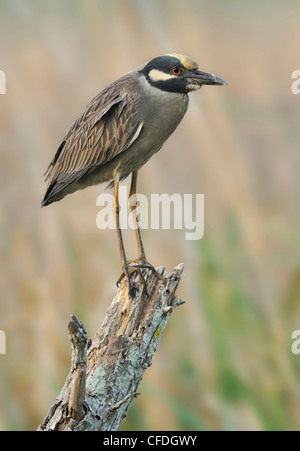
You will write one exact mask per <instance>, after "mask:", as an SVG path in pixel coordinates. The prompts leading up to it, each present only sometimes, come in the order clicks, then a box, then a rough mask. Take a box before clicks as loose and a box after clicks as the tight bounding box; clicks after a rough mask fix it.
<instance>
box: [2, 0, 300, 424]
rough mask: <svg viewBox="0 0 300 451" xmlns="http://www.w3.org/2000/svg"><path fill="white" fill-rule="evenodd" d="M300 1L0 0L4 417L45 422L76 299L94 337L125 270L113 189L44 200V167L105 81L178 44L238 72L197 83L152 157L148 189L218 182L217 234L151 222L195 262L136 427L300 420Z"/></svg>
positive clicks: (214, 66)
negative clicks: (104, 199) (108, 203)
mask: <svg viewBox="0 0 300 451" xmlns="http://www.w3.org/2000/svg"><path fill="white" fill-rule="evenodd" d="M299 14H300V4H299V2H298V1H296V0H281V1H280V0H277V1H274V0H263V1H262V0H252V1H251V2H250V1H247V0H227V1H226V2H224V1H221V0H185V1H184V2H183V1H179V0H178V1H177V0H110V1H108V0H63V1H58V0H52V1H45V0H10V1H9V2H8V1H4V0H0V37H1V60H0V69H1V70H4V71H5V73H6V77H7V86H6V95H1V96H0V140H1V141H0V142H1V147H0V152H1V154H0V158H1V165H0V196H1V203H0V225H1V272H0V281H1V301H0V329H1V330H3V331H5V333H6V340H7V349H6V355H1V356H0V365H1V371H0V429H1V430H32V429H35V428H36V427H37V426H38V425H39V424H40V423H41V421H42V420H43V418H44V416H45V415H46V413H47V411H48V409H49V407H50V405H51V404H52V403H53V402H54V399H55V397H56V395H57V394H58V392H59V390H60V388H61V386H62V384H63V383H64V380H65V377H66V375H67V374H68V371H69V365H70V346H69V342H68V334H67V324H68V321H69V315H70V314H71V313H75V314H77V315H78V316H79V317H80V319H81V320H82V321H83V323H84V324H85V325H86V327H87V329H88V333H89V336H91V337H92V336H93V335H94V333H95V332H96V330H97V329H98V327H99V325H100V323H101V322H102V319H103V318H104V315H105V311H106V309H107V308H108V306H109V304H110V302H111V299H112V297H113V295H114V293H115V291H116V287H115V282H116V280H117V278H118V277H119V275H120V262H119V254H118V246H117V240H116V235H115V232H114V231H110V230H106V231H100V230H98V229H97V227H96V215H97V213H98V211H99V207H96V198H97V196H98V195H99V194H100V193H102V192H104V188H105V187H104V186H98V187H92V188H89V189H86V190H84V191H82V192H77V193H76V194H73V195H72V196H69V197H67V198H65V199H64V200H63V201H62V202H60V203H57V204H53V205H51V206H49V207H47V208H45V209H41V208H40V202H41V199H42V197H43V194H44V190H45V185H44V182H43V177H42V175H43V173H44V171H45V170H46V168H47V166H48V164H49V162H50V160H51V159H52V157H53V155H54V153H55V151H56V149H57V147H58V145H59V144H60V141H61V139H62V137H63V136H64V134H65V132H66V131H67V130H68V128H69V127H70V125H71V124H72V123H73V121H74V120H75V118H76V117H77V115H78V114H79V113H80V112H81V111H82V109H83V108H84V106H85V105H86V104H87V103H88V102H89V101H90V100H91V98H92V97H93V96H94V95H95V94H97V93H98V92H99V91H100V90H101V89H102V88H104V87H105V86H106V85H107V84H108V83H110V82H111V81H113V80H115V79H116V78H117V77H119V76H120V75H122V74H123V73H125V72H127V71H129V70H131V69H132V68H134V67H136V66H137V65H139V64H142V63H144V62H145V61H147V60H149V59H151V58H152V57H155V56H158V55H160V54H164V53H170V52H177V53H183V54H186V55H188V56H190V57H191V58H192V59H195V60H197V61H198V63H199V66H200V69H202V70H204V71H208V72H213V73H215V74H217V75H219V76H220V77H222V78H225V79H226V80H228V81H229V82H230V85H229V86H228V87H224V88H217V87H204V88H203V89H201V91H200V92H197V93H193V94H192V95H190V99H191V102H190V109H189V111H188V113H187V115H186V117H185V119H184V121H183V123H182V124H181V125H180V126H179V128H178V129H177V131H176V133H175V134H174V135H173V136H172V137H171V138H170V140H169V141H168V142H167V143H166V144H165V146H164V148H163V150H161V151H160V152H159V153H158V154H157V155H156V156H154V157H153V158H152V159H151V160H150V161H149V162H148V164H147V165H146V166H145V167H144V168H143V169H142V170H141V171H140V178H139V192H141V193H144V194H146V195H148V196H149V195H150V194H151V193H169V194H172V193H176V192H178V193H182V194H184V193H194V194H196V193H204V195H205V234H204V237H203V239H202V240H200V241H186V240H185V231H184V230H174V231H172V230H171V231H167V230H153V231H151V230H148V231H144V233H143V237H144V244H145V248H146V251H147V256H148V258H149V261H151V262H152V263H153V264H154V265H165V266H166V268H167V269H168V270H171V269H172V268H173V267H174V266H175V265H177V264H178V263H179V262H182V261H183V262H184V263H185V271H184V273H183V278H182V282H181V285H180V289H179V292H178V295H179V297H181V298H182V299H184V300H186V304H185V305H184V306H182V307H180V308H179V309H178V310H177V311H176V312H175V313H174V315H173V316H172V318H171V321H170V322H169V324H168V327H167V329H166V331H165V334H164V337H163V339H162V341H161V343H160V346H159V349H158V352H157V353H156V355H155V357H154V361H153V365H152V366H151V367H150V368H149V369H148V370H147V372H146V374H145V377H144V379H143V381H142V383H141V386H140V390H139V391H140V392H141V395H140V396H139V397H138V399H136V400H135V401H134V402H133V403H132V404H131V407H130V409H129V412H128V416H127V418H126V420H125V421H124V423H123V426H122V428H123V429H124V430H202V429H203V430H256V429H258V430H279V429H280V430H297V429H299V427H300V388H299V377H300V356H296V355H293V354H292V352H291V344H292V340H291V334H292V331H293V330H294V329H300V304H299V294H300V277H299V276H300V266H299V242H300V232H299V216H300V215H299V213H300V211H299V210H300V209H299V142H300V128H299V119H300V115H299V106H300V96H296V95H293V94H292V93H291V84H292V80H291V74H292V72H293V71H294V70H296V69H300V63H299V42H300V27H299ZM170 158H171V159H172V160H171V161H172V163H171V164H169V162H170ZM125 240H126V244H127V252H128V256H129V257H132V258H135V256H136V247H135V238H134V233H133V232H131V233H126V235H125Z"/></svg>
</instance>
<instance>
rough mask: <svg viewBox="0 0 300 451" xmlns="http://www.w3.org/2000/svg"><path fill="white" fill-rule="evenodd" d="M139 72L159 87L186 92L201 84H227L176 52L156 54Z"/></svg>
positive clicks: (170, 90)
mask: <svg viewBox="0 0 300 451" xmlns="http://www.w3.org/2000/svg"><path fill="white" fill-rule="evenodd" d="M140 72H141V73H142V74H144V75H145V77H146V78H147V80H148V82H149V83H150V84H151V85H152V86H155V87H157V88H159V89H162V90H164V91H169V92H181V93H185V94H187V93H188V92H190V91H196V90H197V89H199V88H201V86H203V85H227V84H228V83H227V81H225V80H223V79H222V78H219V77H216V76H215V75H213V74H209V73H207V72H202V71H200V70H199V69H198V64H197V63H195V62H194V61H192V60H191V59H190V58H188V57H187V56H184V55H180V54H177V53H171V54H168V55H163V56H158V57H157V58H154V59H153V60H151V61H149V62H148V63H147V64H146V65H145V66H144V67H143V68H142V69H141V70H140Z"/></svg>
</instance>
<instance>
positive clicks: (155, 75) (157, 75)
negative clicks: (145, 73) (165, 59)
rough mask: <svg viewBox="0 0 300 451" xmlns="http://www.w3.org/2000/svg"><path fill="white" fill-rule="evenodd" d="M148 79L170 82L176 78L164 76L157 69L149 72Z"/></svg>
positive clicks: (169, 75) (174, 76)
mask: <svg viewBox="0 0 300 451" xmlns="http://www.w3.org/2000/svg"><path fill="white" fill-rule="evenodd" d="M149 77H150V79H151V80H152V81H166V80H171V79H172V78H177V77H176V75H172V74H166V73H165V72H162V71H161V70H158V69H152V70H151V71H150V72H149Z"/></svg>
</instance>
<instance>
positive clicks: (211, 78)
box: [189, 69, 228, 87]
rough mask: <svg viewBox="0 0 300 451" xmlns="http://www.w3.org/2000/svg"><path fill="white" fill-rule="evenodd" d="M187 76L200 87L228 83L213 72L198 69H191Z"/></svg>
mask: <svg viewBox="0 0 300 451" xmlns="http://www.w3.org/2000/svg"><path fill="white" fill-rule="evenodd" d="M189 78H190V79H191V81H192V83H193V84H195V85H198V86H199V87H201V86H202V85H228V82H227V81H226V80H223V78H220V77H217V76H216V75H214V74H208V73H207V72H201V71H200V70H198V69H195V70H193V71H192V74H189Z"/></svg>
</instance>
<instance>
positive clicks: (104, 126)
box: [42, 53, 228, 298]
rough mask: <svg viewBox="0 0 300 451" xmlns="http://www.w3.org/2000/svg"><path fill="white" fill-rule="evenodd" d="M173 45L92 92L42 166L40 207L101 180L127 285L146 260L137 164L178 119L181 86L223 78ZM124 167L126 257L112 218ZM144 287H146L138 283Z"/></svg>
mask: <svg viewBox="0 0 300 451" xmlns="http://www.w3.org/2000/svg"><path fill="white" fill-rule="evenodd" d="M227 84H228V83H227V81H225V80H223V79H222V78H219V77H217V76H216V75H214V74H211V73H207V72H203V71H201V70H199V66H198V64H197V63H196V62H195V61H193V60H192V59H190V58H189V57H187V56H185V55H182V54H179V53H169V54H166V55H162V56H158V57H155V58H153V59H151V60H150V61H148V62H147V63H145V64H143V65H141V66H138V67H137V68H136V69H134V70H132V71H131V72H128V73H126V74H125V75H123V76H122V77H120V78H119V79H117V80H116V81H114V82H113V83H111V84H110V85H108V86H107V87H106V88H104V89H103V90H102V91H101V92H100V93H99V94H98V95H96V96H95V97H94V98H93V99H92V100H91V102H90V103H89V104H88V105H87V106H86V108H85V109H84V110H83V112H82V113H81V114H80V115H79V117H78V118H77V120H76V121H75V122H74V124H73V125H72V126H71V128H70V129H69V131H68V132H67V134H66V135H65V137H64V138H63V140H62V142H61V144H60V146H59V147H58V149H57V151H56V153H55V155H54V158H53V159H52V161H51V162H50V164H49V166H48V169H47V171H46V172H45V174H44V175H45V181H47V182H48V185H47V188H46V192H45V195H44V198H43V200H42V207H44V206H46V205H49V204H51V203H53V202H58V201H60V200H61V199H63V198H64V197H65V196H67V195H68V194H71V193H74V192H75V191H77V190H81V189H84V188H86V187H88V186H90V185H96V184H100V183H103V182H108V183H109V185H108V186H109V187H113V189H114V203H113V205H114V213H115V220H116V230H117V236H118V244H119V251H120V257H121V264H122V269H123V272H122V274H121V276H120V278H119V280H118V282H117V285H119V283H120V281H121V280H122V278H123V277H124V276H126V279H127V286H128V293H129V296H130V298H134V296H135V290H134V287H133V286H132V284H131V281H130V274H131V273H132V272H134V271H136V272H138V273H139V275H140V277H141V279H142V281H143V284H144V286H145V281H144V278H143V276H142V272H141V269H142V268H149V269H151V270H152V271H153V272H154V273H155V274H156V276H157V277H158V278H159V279H161V280H164V279H163V277H162V276H161V275H160V274H159V273H158V272H157V271H156V270H155V268H154V267H153V265H151V264H150V263H149V262H148V261H147V259H146V254H145V250H144V246H143V243H142V238H141V232H140V227H139V221H138V217H137V214H134V213H136V212H135V210H136V206H137V204H136V203H135V202H134V201H132V199H134V196H135V194H136V190H137V174H138V171H139V169H140V168H141V167H142V166H143V165H144V164H145V163H146V162H147V161H148V160H149V159H150V158H151V157H152V156H153V155H154V154H155V153H156V152H158V151H159V150H160V149H161V147H162V146H163V144H164V143H165V141H166V140H167V139H168V138H169V137H170V135H172V133H173V132H174V131H175V129H176V128H177V126H178V125H179V123H180V122H181V121H182V119H183V117H184V116H185V113H186V111H187V109H188V104H189V95H188V94H189V93H190V92H192V91H196V90H198V89H199V88H201V87H202V86H203V85H219V86H222V85H227ZM129 175H131V185H130V191H129V198H130V199H131V202H130V208H131V211H132V212H133V218H134V221H135V233H136V240H137V249H138V258H137V259H136V260H134V261H128V260H127V257H126V253H125V248H124V243H123V237H122V231H121V228H120V220H119V211H120V207H119V183H120V182H121V181H122V180H124V179H125V178H127V177H128V176H129ZM145 289H146V287H145Z"/></svg>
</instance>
